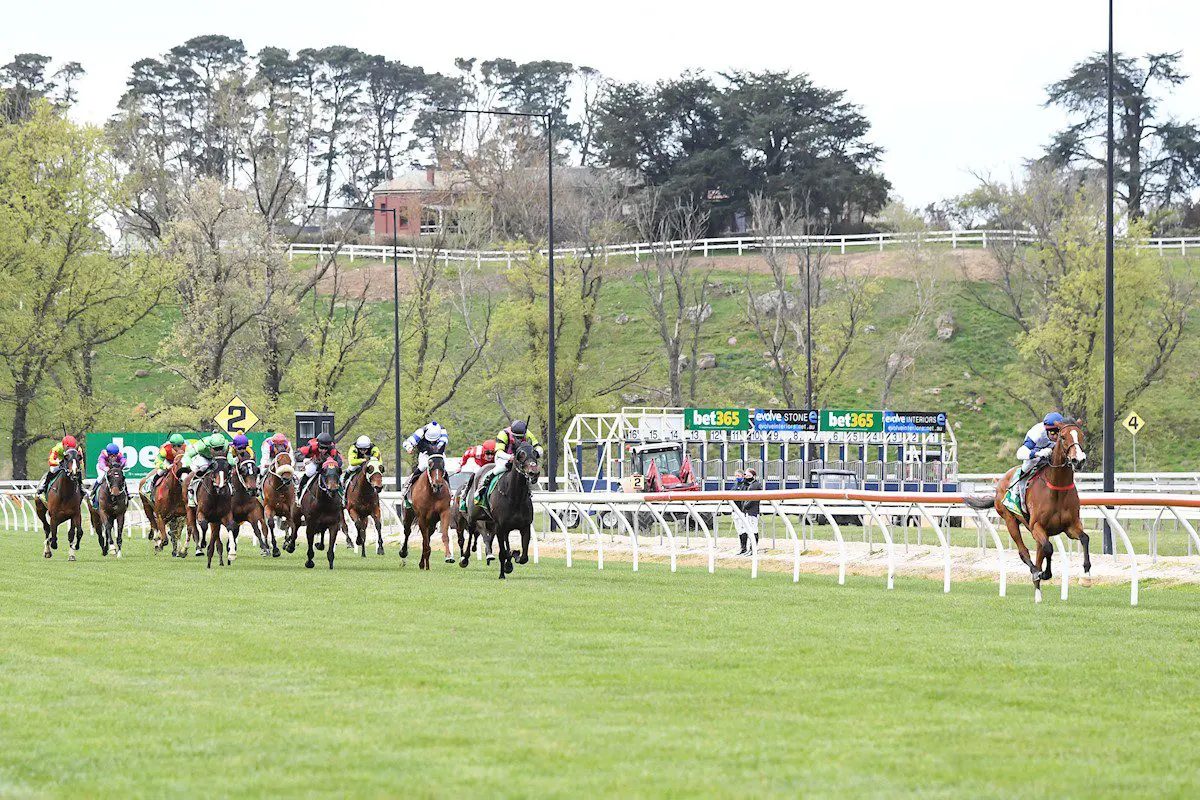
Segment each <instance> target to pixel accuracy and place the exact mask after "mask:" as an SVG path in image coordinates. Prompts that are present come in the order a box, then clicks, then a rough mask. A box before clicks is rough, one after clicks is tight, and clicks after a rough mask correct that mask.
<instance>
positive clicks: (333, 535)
mask: <svg viewBox="0 0 1200 800" xmlns="http://www.w3.org/2000/svg"><path fill="white" fill-rule="evenodd" d="M339 516H340V515H339ZM339 528H341V523H340V522H335V523H333V525H332V526H330V528H329V550H328V552H326V555H327V556H329V568H330V569H333V551H334V550H336V549H337V548H336V547H334V544H336V543H337V535H338V529H339Z"/></svg>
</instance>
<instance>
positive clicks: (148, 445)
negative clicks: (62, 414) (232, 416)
mask: <svg viewBox="0 0 1200 800" xmlns="http://www.w3.org/2000/svg"><path fill="white" fill-rule="evenodd" d="M207 435H208V434H206V433H184V434H183V438H185V439H187V440H188V443H189V444H191V443H192V442H194V441H197V440H198V439H200V438H202V437H204V436H207ZM270 435H271V434H270V432H266V433H248V434H246V438H248V439H249V440H250V444H251V445H253V447H254V452H255V453H257V452H259V450H260V448H261V446H262V443H263V440H264V439H266V438H268V437H269V436H270ZM169 438H171V434H170V433H112V432H103V431H102V432H97V433H89V434H87V435H86V436H85V437H84V446H85V448H86V452H87V457H88V463H87V477H89V478H95V477H96V459H97V458H99V456H100V452H101V451H102V450H103V449H104V448H105V446H107V445H108V443H109V442H116V443H117V446H118V447H120V448H121V451H122V452H123V453H124V454H125V463H126V465H127V467H126V471H125V474H126V475H127V476H129V477H130V478H144V477H146V476H147V475H149V474H150V473H151V472H152V471H153V470H154V460H155V459H156V458H158V448H159V446H161V445H162V443H163V442H165V441H167V439H169ZM226 438H231V437H226Z"/></svg>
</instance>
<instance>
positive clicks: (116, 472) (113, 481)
mask: <svg viewBox="0 0 1200 800" xmlns="http://www.w3.org/2000/svg"><path fill="white" fill-rule="evenodd" d="M104 480H105V482H106V483H107V484H108V496H109V497H120V496H121V495H123V494H125V469H124V468H123V467H122V466H121V462H119V461H114V462H113V463H111V464H109V465H108V471H107V472H106V473H105V475H104Z"/></svg>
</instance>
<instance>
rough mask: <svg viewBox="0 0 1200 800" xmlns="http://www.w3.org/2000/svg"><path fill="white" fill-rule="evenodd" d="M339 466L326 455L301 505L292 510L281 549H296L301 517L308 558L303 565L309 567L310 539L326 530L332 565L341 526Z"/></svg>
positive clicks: (311, 550) (311, 544) (311, 559)
mask: <svg viewBox="0 0 1200 800" xmlns="http://www.w3.org/2000/svg"><path fill="white" fill-rule="evenodd" d="M341 475H342V470H341V467H339V466H338V465H337V462H336V461H334V460H333V459H329V460H328V461H326V462H325V464H324V465H323V466H322V467H321V472H320V474H319V475H317V476H315V477H314V478H313V479H312V483H311V484H310V486H309V488H308V490H307V491H306V492H305V493H304V496H303V497H301V498H300V505H299V506H298V507H296V508H294V509H293V510H292V519H291V530H290V531H289V532H288V536H287V540H286V541H285V542H284V543H283V549H285V550H287V551H288V552H289V553H294V552H295V551H296V531H297V529H298V528H299V527H300V520H301V518H303V520H304V532H305V534H306V535H307V536H308V559H307V560H306V561H305V562H304V566H305V567H307V568H308V569H312V568H313V566H314V562H313V542H314V540H315V539H316V537H317V536H318V535H320V536H322V537H324V536H325V534H326V533H328V534H329V548H328V549H329V568H330V569H333V551H334V550H336V549H337V548H336V547H335V545H336V544H337V535H338V531H340V530H341V529H342V493H341Z"/></svg>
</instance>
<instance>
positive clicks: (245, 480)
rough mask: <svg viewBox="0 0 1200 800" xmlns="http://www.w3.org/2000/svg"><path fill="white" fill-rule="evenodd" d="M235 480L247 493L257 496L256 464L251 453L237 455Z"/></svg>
mask: <svg viewBox="0 0 1200 800" xmlns="http://www.w3.org/2000/svg"><path fill="white" fill-rule="evenodd" d="M237 479H238V483H240V484H241V485H242V488H243V489H245V490H246V491H247V492H249V493H250V494H252V495H257V494H258V463H257V462H256V461H255V460H254V454H253V453H238V461H237Z"/></svg>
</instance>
